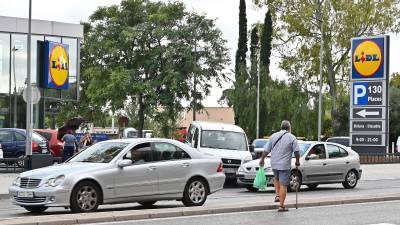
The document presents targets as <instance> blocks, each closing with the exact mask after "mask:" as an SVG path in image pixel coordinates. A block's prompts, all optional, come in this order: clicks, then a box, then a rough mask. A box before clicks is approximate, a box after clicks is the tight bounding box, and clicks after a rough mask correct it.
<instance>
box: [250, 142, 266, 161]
mask: <svg viewBox="0 0 400 225" xmlns="http://www.w3.org/2000/svg"><path fill="white" fill-rule="evenodd" d="M268 142H269V139H265V138H264V139H255V140H254V141H253V143H251V148H253V149H254V151H253V159H258V158H260V157H261V155H262V153H263V151H264V146H265V145H266V144H268Z"/></svg>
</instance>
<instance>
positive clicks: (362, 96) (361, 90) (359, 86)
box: [353, 82, 368, 105]
mask: <svg viewBox="0 0 400 225" xmlns="http://www.w3.org/2000/svg"><path fill="white" fill-rule="evenodd" d="M367 91H368V83H367V82H357V83H353V105H367V104H368V92H367Z"/></svg>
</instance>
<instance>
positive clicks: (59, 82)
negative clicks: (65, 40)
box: [44, 41, 69, 90]
mask: <svg viewBox="0 0 400 225" xmlns="http://www.w3.org/2000/svg"><path fill="white" fill-rule="evenodd" d="M44 48H45V53H44V73H45V74H44V87H45V88H55V89H60V90H61V89H68V86H69V84H68V74H69V51H68V45H66V44H61V43H57V42H52V41H45V43H44Z"/></svg>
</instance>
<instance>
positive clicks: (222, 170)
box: [217, 162, 224, 173]
mask: <svg viewBox="0 0 400 225" xmlns="http://www.w3.org/2000/svg"><path fill="white" fill-rule="evenodd" d="M222 172H224V168H223V167H222V162H220V163H219V164H218V168H217V173H222Z"/></svg>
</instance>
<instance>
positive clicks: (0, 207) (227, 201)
mask: <svg viewBox="0 0 400 225" xmlns="http://www.w3.org/2000/svg"><path fill="white" fill-rule="evenodd" d="M379 193H385V194H389V193H393V194H400V180H399V179H381V180H367V181H362V180H361V181H360V182H359V184H358V186H357V187H356V188H355V189H351V190H348V189H344V188H343V187H342V185H341V184H330V185H321V186H319V187H318V188H317V189H316V190H309V189H308V188H307V187H306V186H303V187H302V189H301V191H300V193H299V202H301V201H306V200H315V199H318V200H323V201H328V200H333V199H335V197H343V196H349V197H354V196H363V197H365V196H376V195H378V194H379ZM273 198H274V192H273V188H269V189H268V190H267V191H266V192H257V193H251V192H248V191H247V190H246V189H244V188H238V187H236V186H232V185H231V186H227V187H226V188H225V189H223V190H221V191H219V192H217V193H215V194H212V195H210V196H209V198H208V200H207V202H206V205H208V206H216V205H221V204H224V205H235V204H237V203H241V202H242V203H243V202H272V201H273ZM294 199H295V194H294V193H289V195H288V199H287V202H292V203H293V202H294ZM174 207H183V204H182V203H181V202H178V201H161V202H158V203H156V206H155V207H154V208H174ZM141 209H143V207H141V206H139V205H138V204H120V205H106V206H100V208H99V211H116V210H141ZM66 213H70V211H69V210H66V209H64V208H50V209H48V210H47V211H46V212H45V213H44V214H46V215H54V214H66ZM32 215H36V214H33V213H29V212H27V211H26V210H25V209H23V208H21V207H19V206H15V205H12V204H11V203H10V201H9V200H8V199H3V200H1V201H0V221H1V220H2V219H5V218H13V217H26V216H32ZM399 218H400V217H399ZM314 224H317V223H314ZM337 224H340V223H337Z"/></svg>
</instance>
